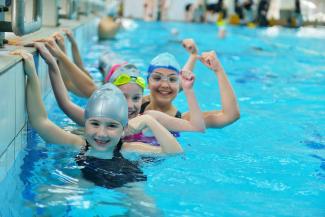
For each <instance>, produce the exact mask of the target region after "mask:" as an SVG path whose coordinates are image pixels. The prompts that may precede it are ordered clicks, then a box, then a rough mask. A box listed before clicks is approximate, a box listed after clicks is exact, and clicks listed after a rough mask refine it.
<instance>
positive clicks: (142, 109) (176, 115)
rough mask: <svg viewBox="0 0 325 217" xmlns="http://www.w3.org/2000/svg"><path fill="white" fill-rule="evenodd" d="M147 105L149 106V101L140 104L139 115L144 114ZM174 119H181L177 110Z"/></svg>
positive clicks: (180, 114)
mask: <svg viewBox="0 0 325 217" xmlns="http://www.w3.org/2000/svg"><path fill="white" fill-rule="evenodd" d="M149 104H150V101H147V102H144V103H142V105H141V108H140V114H143V113H144V111H145V110H146V108H147V107H148V105H149ZM175 118H182V113H181V112H180V111H178V110H177V112H176V114H175Z"/></svg>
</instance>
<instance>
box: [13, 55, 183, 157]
mask: <svg viewBox="0 0 325 217" xmlns="http://www.w3.org/2000/svg"><path fill="white" fill-rule="evenodd" d="M14 54H16V55H20V56H21V57H22V58H23V60H24V69H25V73H26V75H27V78H28V79H27V87H26V92H27V111H28V116H29V121H30V123H31V126H32V127H33V128H34V129H35V130H36V131H37V132H38V133H39V135H40V136H41V137H42V138H43V139H44V140H45V141H46V142H47V143H53V144H71V145H74V146H77V147H79V148H82V147H86V146H87V144H88V145H89V146H90V147H91V149H90V154H91V155H93V156H95V157H100V158H110V157H112V153H113V151H114V150H115V148H116V146H117V145H118V144H119V142H120V139H121V137H122V135H123V132H124V129H125V126H126V124H127V123H128V117H127V113H128V112H127V102H126V100H125V98H124V96H123V94H122V92H121V91H120V90H119V89H118V88H116V87H115V86H114V85H107V86H106V87H105V88H103V89H101V90H98V91H96V92H94V94H93V95H92V96H91V98H90V100H89V103H88V104H87V106H86V111H85V119H86V124H85V138H83V137H81V136H78V135H74V134H71V133H69V132H66V131H64V130H63V129H61V128H60V127H58V126H57V125H55V124H54V123H53V122H51V121H50V120H49V119H48V117H47V114H46V110H45V107H44V104H43V102H42V98H41V91H40V84H39V80H38V78H37V74H36V70H35V65H34V60H33V56H32V55H31V54H29V53H27V52H25V51H16V52H15V53H14ZM47 63H48V64H49V69H50V71H52V72H53V71H58V69H55V67H58V66H57V64H56V60H55V59H54V58H53V57H52V58H49V59H47ZM62 83H63V82H62ZM61 88H63V89H65V87H64V85H63V86H61ZM65 91H66V90H65ZM133 120H134V121H130V122H129V123H128V124H129V125H131V126H132V129H134V130H135V131H141V130H142V129H143V128H146V127H150V128H159V130H157V131H159V132H160V133H161V135H155V136H158V137H159V136H161V137H165V138H164V139H166V142H165V143H164V145H162V146H160V147H153V146H150V145H147V144H144V143H136V142H135V143H123V144H122V145H121V147H120V151H135V152H151V153H179V152H182V148H181V146H180V145H179V143H178V142H177V140H176V139H175V138H174V137H173V136H172V135H170V133H169V132H168V131H167V130H166V129H165V128H164V127H162V126H161V125H160V124H159V123H158V122H157V121H156V120H154V119H153V118H151V117H150V116H141V117H140V118H138V119H137V120H135V119H133ZM165 144H166V145H165Z"/></svg>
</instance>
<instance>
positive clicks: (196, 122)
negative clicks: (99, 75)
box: [36, 40, 204, 131]
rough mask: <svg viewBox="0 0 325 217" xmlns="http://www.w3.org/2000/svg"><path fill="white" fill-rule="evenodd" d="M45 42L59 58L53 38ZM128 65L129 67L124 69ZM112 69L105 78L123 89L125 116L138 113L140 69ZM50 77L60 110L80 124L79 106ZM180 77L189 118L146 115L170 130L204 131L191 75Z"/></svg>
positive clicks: (56, 79)
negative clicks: (125, 103)
mask: <svg viewBox="0 0 325 217" xmlns="http://www.w3.org/2000/svg"><path fill="white" fill-rule="evenodd" d="M45 45H46V46H47V47H48V48H49V50H50V51H51V53H52V54H53V55H54V56H55V57H57V58H60V56H61V55H64V54H63V52H62V51H61V50H60V49H59V48H58V47H57V46H56V43H55V42H54V41H53V40H48V41H46V42H45ZM36 46H37V48H38V50H39V51H40V53H41V54H42V53H43V52H42V51H43V50H44V49H45V48H44V46H41V47H40V46H39V44H36ZM128 66H131V67H130V68H127V67H128ZM115 68H116V69H117V70H116V72H117V73H115V71H112V72H111V75H110V77H109V80H110V82H112V83H115V84H116V85H117V86H118V87H119V88H121V90H122V91H123V92H124V94H125V96H126V97H127V99H128V106H129V109H130V113H129V119H130V118H134V117H136V116H137V115H138V114H139V111H140V105H141V101H142V95H143V89H144V82H143V85H142V86H141V85H139V82H138V83H137V81H138V80H141V79H142V78H141V76H140V71H139V70H137V68H136V67H135V66H134V65H130V64H128V65H124V66H121V67H120V68H118V67H115ZM128 69H129V70H128ZM128 71H130V72H132V73H133V74H128ZM58 75H60V74H58ZM121 76H123V77H125V76H126V77H129V80H128V79H127V81H126V82H125V81H124V82H119V83H117V82H114V81H115V79H119V80H120V79H121ZM130 76H131V77H133V79H130V78H131V77H130ZM50 78H51V81H52V83H53V91H54V93H55V96H56V99H57V101H58V104H59V106H60V107H61V109H62V110H63V111H64V112H65V113H66V114H67V115H68V116H69V117H70V118H71V119H72V120H74V121H75V122H76V123H78V124H79V125H81V126H83V125H84V119H83V110H82V109H81V108H80V107H79V106H77V105H75V104H73V103H72V102H71V101H70V99H69V97H68V96H67V94H66V93H64V92H62V91H61V90H62V89H61V88H55V87H56V86H55V84H56V83H58V82H60V80H61V79H58V77H55V76H52V75H51V74H50ZM134 78H136V79H134ZM181 78H182V80H181V81H182V82H181V83H182V85H183V86H184V93H185V94H186V96H187V99H188V103H189V107H190V114H191V117H192V118H191V119H190V120H189V121H187V120H180V119H175V118H172V117H170V116H168V115H166V114H163V113H161V112H157V111H150V112H148V114H150V115H151V116H153V117H155V118H156V119H157V120H158V121H159V122H160V123H161V124H163V126H165V127H166V128H167V129H168V130H171V131H204V123H203V119H202V115H201V112H200V109H199V106H198V104H197V102H196V99H195V95H194V92H193V90H192V86H193V83H194V76H193V74H192V73H191V72H184V73H183V74H182V76H181ZM142 80H143V79H142Z"/></svg>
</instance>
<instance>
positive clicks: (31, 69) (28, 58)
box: [10, 50, 36, 77]
mask: <svg viewBox="0 0 325 217" xmlns="http://www.w3.org/2000/svg"><path fill="white" fill-rule="evenodd" d="M10 54H12V55H19V56H21V57H22V58H23V60H24V71H25V74H26V75H27V76H28V77H29V76H31V75H33V74H34V73H36V69H35V64H34V58H33V55H32V54H30V53H28V52H27V51H26V50H15V51H12V52H10Z"/></svg>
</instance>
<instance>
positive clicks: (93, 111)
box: [85, 83, 128, 127]
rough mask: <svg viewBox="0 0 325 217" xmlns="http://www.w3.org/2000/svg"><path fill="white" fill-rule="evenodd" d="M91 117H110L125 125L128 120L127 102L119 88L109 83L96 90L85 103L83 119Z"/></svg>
mask: <svg viewBox="0 0 325 217" xmlns="http://www.w3.org/2000/svg"><path fill="white" fill-rule="evenodd" d="M91 117H103V118H111V119H113V120H116V121H118V122H120V123H121V124H122V126H123V127H124V126H126V124H127V122H128V103H127V101H126V99H125V97H124V95H123V93H122V92H121V90H120V89H119V88H117V87H116V86H115V85H113V84H111V83H107V84H105V85H103V86H102V87H101V88H100V89H98V90H96V91H95V92H94V93H93V94H92V95H91V97H90V98H89V101H88V103H87V106H86V109H85V120H87V119H89V118H91Z"/></svg>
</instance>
